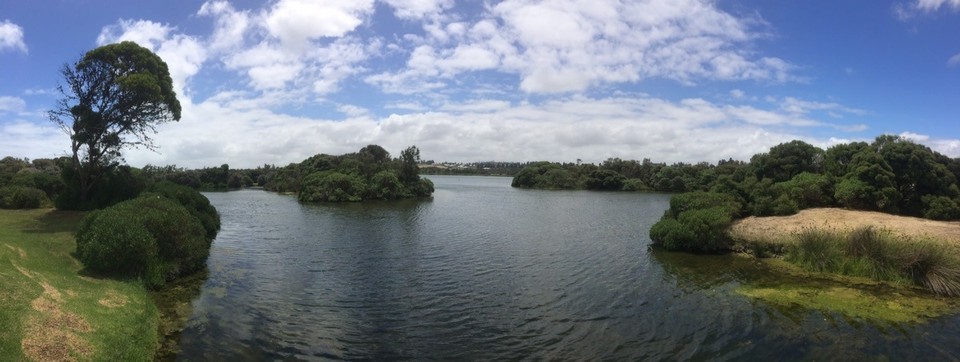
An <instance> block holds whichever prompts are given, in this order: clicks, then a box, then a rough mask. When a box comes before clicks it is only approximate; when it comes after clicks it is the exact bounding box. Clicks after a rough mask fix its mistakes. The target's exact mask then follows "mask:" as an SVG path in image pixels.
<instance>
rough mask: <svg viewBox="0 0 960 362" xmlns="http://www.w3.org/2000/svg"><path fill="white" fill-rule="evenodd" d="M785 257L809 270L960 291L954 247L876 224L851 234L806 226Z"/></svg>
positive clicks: (941, 291)
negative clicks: (885, 230)
mask: <svg viewBox="0 0 960 362" xmlns="http://www.w3.org/2000/svg"><path fill="white" fill-rule="evenodd" d="M785 259H786V260H787V261H790V262H792V263H795V264H797V265H800V266H802V267H804V268H806V269H808V270H812V271H817V272H828V273H837V274H843V275H851V276H860V277H868V278H872V279H874V280H880V281H889V282H895V283H901V282H905V283H913V284H915V285H918V286H922V287H924V288H926V289H927V290H929V291H931V292H933V293H935V294H937V295H944V296H960V259H958V258H957V256H956V255H954V253H952V249H951V248H950V246H948V245H946V244H944V243H941V242H937V241H934V240H929V239H913V238H909V237H905V236H894V235H893V234H892V233H890V232H884V231H879V230H876V229H874V228H871V227H862V228H858V229H854V230H853V231H850V232H849V233H846V234H840V233H831V232H827V231H824V230H821V229H807V230H804V231H802V232H800V233H799V234H798V235H797V240H796V243H794V244H790V245H789V246H788V247H787V251H786V255H785Z"/></svg>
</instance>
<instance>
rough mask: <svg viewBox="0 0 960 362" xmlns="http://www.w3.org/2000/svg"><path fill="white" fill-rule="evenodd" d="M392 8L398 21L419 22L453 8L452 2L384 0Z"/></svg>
mask: <svg viewBox="0 0 960 362" xmlns="http://www.w3.org/2000/svg"><path fill="white" fill-rule="evenodd" d="M384 1H385V2H386V3H387V4H389V5H390V6H391V7H393V9H394V11H393V13H394V15H395V16H396V17H398V18H400V19H411V20H419V19H423V18H430V17H437V16H439V14H441V13H442V12H443V11H444V10H446V9H450V8H452V7H453V5H454V3H453V0H384Z"/></svg>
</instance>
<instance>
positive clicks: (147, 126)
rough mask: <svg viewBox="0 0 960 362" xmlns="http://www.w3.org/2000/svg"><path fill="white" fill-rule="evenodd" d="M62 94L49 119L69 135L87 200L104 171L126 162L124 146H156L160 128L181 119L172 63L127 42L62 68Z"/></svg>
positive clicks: (78, 184) (81, 194)
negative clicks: (169, 63)
mask: <svg viewBox="0 0 960 362" xmlns="http://www.w3.org/2000/svg"><path fill="white" fill-rule="evenodd" d="M61 74H62V75H63V78H64V83H63V84H61V85H60V86H59V87H58V89H59V91H60V93H61V95H62V97H61V98H60V100H59V101H58V102H57V106H56V107H55V108H54V109H53V110H52V111H50V113H49V116H50V120H51V121H53V122H54V123H56V124H57V125H58V126H60V128H61V129H63V131H64V132H66V133H67V134H68V135H69V136H70V141H71V146H70V147H71V151H72V167H73V172H72V174H73V175H74V177H73V179H71V180H64V181H66V182H68V183H74V185H73V186H75V187H76V188H77V189H76V192H77V193H78V195H77V197H78V198H79V201H81V202H85V201H87V200H88V197H89V196H90V192H91V190H92V189H93V188H94V187H95V185H96V184H97V181H98V180H100V178H101V177H103V175H105V174H107V173H109V172H110V171H111V170H112V169H113V168H115V167H116V166H117V165H119V163H120V161H122V156H121V153H120V151H121V150H122V149H123V148H125V147H145V148H148V149H154V145H153V142H152V140H151V139H150V135H151V134H153V133H156V126H157V125H159V124H161V123H164V122H169V121H178V120H180V102H179V101H178V100H177V96H176V93H175V92H174V90H173V81H172V80H171V78H170V72H169V70H168V69H167V64H166V63H164V62H163V60H162V59H160V57H159V56H157V55H156V54H154V53H153V52H151V51H150V50H149V49H146V48H143V47H141V46H139V45H137V44H136V43H134V42H129V41H125V42H122V43H117V44H110V45H105V46H101V47H99V48H96V49H93V50H91V51H89V52H87V53H86V54H85V55H84V56H83V57H82V58H81V59H80V60H79V61H77V62H76V63H74V64H73V65H72V66H71V65H68V64H65V65H64V66H63V68H62V70H61Z"/></svg>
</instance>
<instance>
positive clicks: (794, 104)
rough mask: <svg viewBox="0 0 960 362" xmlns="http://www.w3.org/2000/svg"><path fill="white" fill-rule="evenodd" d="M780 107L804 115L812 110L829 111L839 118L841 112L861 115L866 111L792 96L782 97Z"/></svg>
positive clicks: (791, 112) (788, 111)
mask: <svg viewBox="0 0 960 362" xmlns="http://www.w3.org/2000/svg"><path fill="white" fill-rule="evenodd" d="M780 109H782V110H783V111H785V112H787V113H790V114H794V115H804V114H808V113H811V112H814V111H829V112H832V114H833V115H834V116H835V117H837V118H841V117H842V114H850V115H856V116H862V115H865V114H866V113H867V112H866V111H864V110H862V109H856V108H850V107H846V106H843V105H840V104H838V103H833V102H830V103H826V102H815V101H807V100H802V99H797V98H793V97H786V98H784V99H783V100H782V101H781V102H780Z"/></svg>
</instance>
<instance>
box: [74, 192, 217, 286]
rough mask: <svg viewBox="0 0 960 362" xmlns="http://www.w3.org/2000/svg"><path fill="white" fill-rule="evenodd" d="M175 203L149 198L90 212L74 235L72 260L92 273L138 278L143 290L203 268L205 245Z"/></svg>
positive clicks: (194, 223) (198, 230)
mask: <svg viewBox="0 0 960 362" xmlns="http://www.w3.org/2000/svg"><path fill="white" fill-rule="evenodd" d="M204 235H205V232H204V229H203V226H202V225H201V224H200V221H199V220H197V218H195V217H194V216H193V215H191V214H190V212H189V211H188V210H187V209H186V208H185V207H184V206H182V205H180V203H179V202H177V201H176V200H173V199H170V198H166V197H161V196H158V195H150V196H147V197H141V198H137V199H133V200H128V201H124V202H121V203H118V204H116V205H114V206H111V207H109V208H106V209H103V210H99V211H95V212H92V213H91V214H89V215H88V216H87V217H86V218H85V219H84V221H83V223H81V225H80V228H79V229H78V230H77V253H76V255H77V259H79V260H80V262H81V263H83V265H84V266H86V267H87V269H89V270H90V271H92V272H95V273H100V274H104V275H109V276H116V277H133V278H141V279H142V280H143V282H144V284H145V285H146V286H147V287H149V288H157V287H160V286H162V285H163V284H164V283H165V282H166V281H170V280H172V279H174V278H177V277H179V276H183V275H188V274H191V273H194V272H196V271H198V270H200V269H202V268H203V266H204V264H205V262H206V259H207V256H208V255H209V253H210V241H209V239H207V238H205V237H204Z"/></svg>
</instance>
